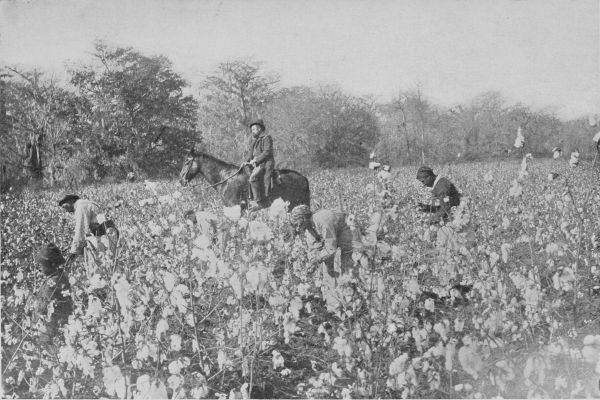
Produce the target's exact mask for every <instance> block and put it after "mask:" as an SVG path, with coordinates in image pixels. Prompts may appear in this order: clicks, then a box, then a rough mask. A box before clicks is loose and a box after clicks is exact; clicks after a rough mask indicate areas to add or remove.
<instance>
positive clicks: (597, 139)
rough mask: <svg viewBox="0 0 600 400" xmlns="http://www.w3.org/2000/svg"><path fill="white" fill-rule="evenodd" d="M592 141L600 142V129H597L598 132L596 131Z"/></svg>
mask: <svg viewBox="0 0 600 400" xmlns="http://www.w3.org/2000/svg"><path fill="white" fill-rule="evenodd" d="M593 140H594V142H596V143H598V142H600V131H598V133H596V135H595V136H594V139H593Z"/></svg>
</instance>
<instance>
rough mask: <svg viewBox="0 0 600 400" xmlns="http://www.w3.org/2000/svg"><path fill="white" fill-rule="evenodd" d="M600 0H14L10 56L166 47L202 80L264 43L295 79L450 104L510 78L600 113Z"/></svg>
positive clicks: (277, 65) (526, 95)
mask: <svg viewBox="0 0 600 400" xmlns="http://www.w3.org/2000/svg"><path fill="white" fill-rule="evenodd" d="M599 21H600V11H599V0H521V1H513V0H510V1H509V0H470V1H467V0H411V1H408V0H407V1H401V0H394V1H392V0H389V1H384V0H381V1H377V0H364V1H363V0H347V1H339V0H328V1H323V0H293V1H292V0H289V1H288V0H285V1H284V0H277V1H275V0H255V1H248V0H246V1H241V0H214V1H213V0H206V1H202V0H198V1H193V0H168V1H167V0H162V1H161V0H97V1H91V0H31V1H13V0H0V61H1V64H10V65H13V64H18V65H21V66H24V67H33V66H35V67H39V68H41V69H43V70H48V71H52V72H53V73H55V74H57V75H58V76H62V75H63V74H64V70H65V67H64V66H65V63H78V62H87V61H90V52H91V51H92V49H93V41H94V40H96V39H102V40H105V41H106V42H107V43H108V44H110V45H118V46H132V47H134V48H136V49H138V50H140V51H142V52H143V53H145V54H164V55H166V56H167V57H168V58H169V59H170V60H171V61H172V62H173V64H174V68H175V70H176V71H177V72H179V73H181V74H182V75H183V76H184V77H185V78H186V79H188V80H189V81H190V82H191V83H192V84H193V85H197V84H198V83H199V82H200V81H201V80H202V79H203V77H204V76H205V74H206V73H209V72H211V71H212V70H214V68H215V66H216V64H218V63H219V62H223V61H228V60H232V59H236V58H242V57H251V58H253V59H254V60H256V61H262V62H264V68H265V69H266V70H268V71H273V72H277V73H278V74H280V76H281V84H282V85H283V86H291V85H310V86H312V85H316V84H329V83H336V84H338V85H339V86H340V87H341V88H342V89H344V90H346V91H347V92H349V93H351V94H354V95H375V96H376V98H377V99H379V100H382V101H385V100H389V99H391V98H392V96H395V95H396V94H398V92H399V91H400V90H407V89H412V88H415V87H416V86H417V85H420V87H421V89H422V91H423V92H424V94H425V95H426V96H427V97H428V98H429V99H430V100H431V101H433V102H434V103H436V104H439V105H443V106H450V105H453V104H456V103H459V102H466V101H469V100H471V99H472V98H473V97H474V96H476V95H477V94H479V93H482V92H484V91H487V90H497V91H500V92H501V93H503V94H504V95H505V97H506V98H507V99H508V100H509V101H511V102H514V101H521V102H523V103H525V104H527V105H530V106H532V107H533V108H534V109H539V108H541V107H550V108H551V109H553V110H555V111H556V112H557V113H558V115H559V116H560V117H562V118H573V117H578V116H585V115H587V114H589V113H600V93H599V91H600V89H599V88H600V40H599V24H600V23H599Z"/></svg>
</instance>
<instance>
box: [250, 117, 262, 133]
mask: <svg viewBox="0 0 600 400" xmlns="http://www.w3.org/2000/svg"><path fill="white" fill-rule="evenodd" d="M253 125H259V126H260V127H261V128H262V130H263V131H264V130H265V122H264V121H263V120H262V119H261V118H259V119H256V120H254V121H252V122H251V123H250V125H248V128H252V126H253Z"/></svg>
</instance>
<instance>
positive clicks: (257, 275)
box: [246, 264, 269, 291]
mask: <svg viewBox="0 0 600 400" xmlns="http://www.w3.org/2000/svg"><path fill="white" fill-rule="evenodd" d="M268 279H269V270H268V269H267V268H266V267H265V266H264V265H262V264H260V265H259V266H252V267H250V268H249V269H248V272H246V280H247V281H248V283H249V284H250V288H251V289H252V290H253V291H257V290H259V289H260V288H261V287H263V286H264V285H265V284H266V283H267V282H268Z"/></svg>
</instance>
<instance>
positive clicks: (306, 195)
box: [301, 175, 310, 207]
mask: <svg viewBox="0 0 600 400" xmlns="http://www.w3.org/2000/svg"><path fill="white" fill-rule="evenodd" d="M301 176H302V178H304V183H305V185H306V190H305V191H304V194H305V198H304V199H303V201H304V202H303V204H306V205H307V206H308V207H310V184H309V183H308V178H307V177H305V176H304V175H301Z"/></svg>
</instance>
